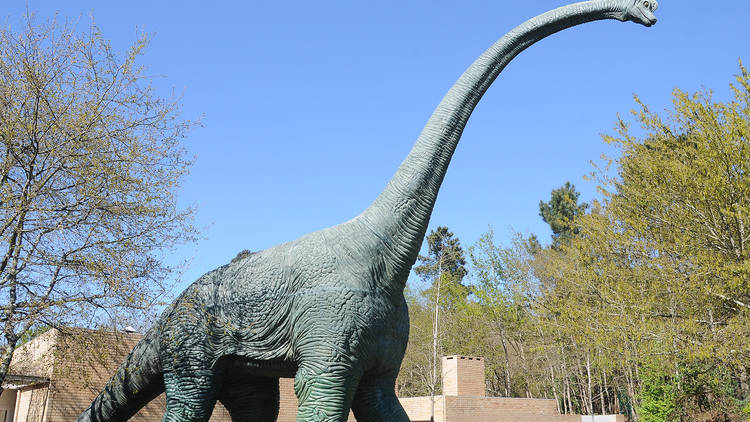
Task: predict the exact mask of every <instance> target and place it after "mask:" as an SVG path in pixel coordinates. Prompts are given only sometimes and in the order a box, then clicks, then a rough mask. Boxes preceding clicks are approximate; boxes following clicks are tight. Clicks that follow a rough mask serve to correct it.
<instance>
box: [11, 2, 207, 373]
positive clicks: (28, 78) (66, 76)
mask: <svg viewBox="0 0 750 422" xmlns="http://www.w3.org/2000/svg"><path fill="white" fill-rule="evenodd" d="M148 41H149V40H148V37H147V36H145V35H141V36H139V37H138V38H137V40H136V41H135V43H134V44H133V45H132V47H131V48H130V49H129V51H127V52H125V53H124V54H118V53H117V52H115V51H113V49H112V48H111V46H110V45H109V43H108V42H107V41H106V40H105V39H104V38H103V37H102V35H101V33H100V31H99V29H98V28H97V27H96V26H95V25H93V23H92V24H91V25H90V27H89V28H88V29H87V30H85V31H83V32H81V31H77V30H76V28H75V25H73V24H62V25H61V24H58V23H57V22H56V21H54V20H53V21H49V22H46V23H44V24H40V25H37V24H35V23H34V22H33V19H32V18H29V17H27V18H26V20H25V23H24V25H23V27H22V28H21V30H15V31H14V30H13V29H12V28H10V27H5V28H2V29H0V327H2V333H3V342H4V344H3V345H2V353H1V355H0V382H2V380H3V379H4V378H5V376H6V374H7V372H8V368H9V364H10V361H11V358H12V356H13V351H14V350H15V347H16V345H17V344H18V341H19V339H20V338H21V336H22V335H23V334H24V333H27V332H28V331H29V330H31V329H34V328H36V327H40V326H45V325H46V326H56V325H62V324H82V323H83V322H84V321H92V315H93V316H94V317H97V316H98V317H101V316H102V315H103V314H106V313H107V312H120V311H123V310H124V311H128V310H134V309H135V310H139V309H141V310H143V309H149V307H151V306H153V304H154V302H155V301H156V300H157V299H158V298H159V297H160V295H161V294H163V292H164V283H163V282H164V280H165V277H166V276H168V275H169V274H170V272H171V268H170V267H168V266H167V265H165V264H164V263H162V262H161V259H160V257H161V256H160V253H162V252H163V251H164V250H165V248H170V247H172V246H174V245H176V244H178V243H181V242H184V241H191V240H194V239H195V237H196V231H195V229H194V227H193V225H192V219H191V216H192V209H189V208H188V209H178V207H177V206H176V201H175V193H176V190H177V188H178V187H179V186H180V183H181V180H182V177H183V176H184V175H185V174H186V172H187V171H188V169H189V167H190V164H191V160H189V159H186V157H185V150H184V148H183V147H182V145H181V139H182V138H183V137H184V136H185V134H186V131H187V130H188V129H190V127H192V126H193V125H194V123H193V122H190V121H186V120H182V119H181V118H180V117H179V111H180V104H179V98H177V97H174V96H173V97H169V98H163V97H159V96H158V95H157V94H156V93H155V90H154V88H153V87H152V84H151V78H150V77H148V76H146V75H144V71H143V68H142V67H140V66H138V65H137V64H136V59H137V58H138V57H139V56H140V55H141V53H142V51H143V49H144V47H146V45H147V44H148Z"/></svg>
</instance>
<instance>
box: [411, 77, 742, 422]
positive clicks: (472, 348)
mask: <svg viewBox="0 0 750 422" xmlns="http://www.w3.org/2000/svg"><path fill="white" fill-rule="evenodd" d="M731 89H732V92H733V94H734V96H733V99H732V100H730V101H728V102H725V103H722V102H715V101H714V100H713V99H712V96H711V93H710V92H699V93H695V94H688V93H685V92H682V91H680V90H675V91H674V94H673V107H672V108H671V109H670V110H668V111H666V112H665V113H662V114H659V113H655V112H653V111H652V110H650V109H649V107H648V106H646V105H645V104H643V103H642V102H641V101H640V100H638V99H637V98H636V101H637V102H638V105H639V110H637V111H635V112H634V113H633V116H634V120H635V122H637V123H638V126H639V127H638V129H637V130H631V127H630V125H629V124H628V123H626V122H625V121H624V120H619V121H618V133H617V135H616V136H605V138H604V139H605V141H606V142H607V143H609V144H611V145H614V146H616V147H617V148H618V150H619V154H618V157H616V158H609V159H607V160H606V163H605V165H602V166H599V167H596V168H595V169H594V171H593V172H592V173H591V175H590V177H591V179H592V180H595V181H596V182H597V183H598V186H599V190H600V192H601V194H602V195H601V199H600V200H597V201H594V202H592V203H591V204H582V203H579V198H578V193H577V192H576V190H575V187H574V186H573V185H570V184H565V185H564V186H562V187H561V188H559V189H556V190H555V191H553V192H552V195H551V198H550V200H549V201H548V202H541V203H540V215H541V217H542V218H543V219H544V221H546V222H547V223H548V224H549V225H550V228H551V229H552V232H553V235H552V241H551V243H550V245H548V246H542V245H541V244H540V242H539V241H538V240H537V238H536V237H535V236H534V235H530V236H524V235H521V234H517V235H515V237H514V239H513V241H512V242H511V243H510V244H509V245H499V244H498V243H497V242H496V241H495V239H494V235H493V232H492V230H489V231H488V232H487V233H486V234H485V235H483V236H482V237H481V238H480V239H479V240H478V241H477V242H476V243H475V244H474V245H473V246H471V247H469V248H467V249H466V250H464V248H462V246H461V245H460V242H459V241H458V238H457V237H455V236H454V235H453V233H451V232H450V231H449V230H448V229H447V228H445V227H439V228H438V229H436V230H435V231H433V232H432V233H430V236H428V239H427V240H428V244H429V250H428V254H427V255H426V256H420V259H419V263H418V265H417V266H416V267H415V270H416V272H417V274H418V275H419V276H420V277H421V278H422V279H423V280H424V281H425V284H424V286H425V288H423V289H415V288H413V289H411V290H408V291H407V293H408V294H407V296H408V301H409V302H410V303H409V305H410V315H411V334H410V342H409V348H408V350H407V354H406V357H405V359H404V363H403V365H402V371H401V376H400V378H399V382H398V386H397V387H398V389H399V394H401V395H402V396H407V395H430V394H431V393H434V394H440V387H439V378H440V377H439V366H436V363H437V364H438V365H439V361H437V362H436V361H435V356H437V357H438V358H439V356H441V355H443V354H466V355H478V356H484V357H486V358H487V359H486V380H487V390H488V394H489V395H493V396H508V397H535V398H539V397H542V398H551V399H555V400H556V401H557V404H558V407H559V409H560V411H561V412H562V413H582V414H600V413H604V414H607V413H624V414H626V415H628V417H629V418H630V420H632V421H641V422H643V421H646V422H655V421H676V420H684V421H692V420H701V421H739V420H749V419H748V418H749V417H750V380H749V379H748V368H749V367H750V335H749V334H750V76H749V75H748V72H747V70H746V69H745V68H744V67H743V66H742V65H741V64H740V74H739V75H737V76H736V78H735V82H734V83H733V84H731ZM636 134H637V135H636ZM467 261H468V262H467ZM467 274H468V275H467Z"/></svg>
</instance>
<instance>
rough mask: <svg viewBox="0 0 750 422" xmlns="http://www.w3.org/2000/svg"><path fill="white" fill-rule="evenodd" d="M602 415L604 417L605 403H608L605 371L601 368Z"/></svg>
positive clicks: (605, 411)
mask: <svg viewBox="0 0 750 422" xmlns="http://www.w3.org/2000/svg"><path fill="white" fill-rule="evenodd" d="M601 390H602V414H603V415H606V414H608V413H609V412H607V402H608V401H609V391H607V369H606V368H604V367H602V388H601Z"/></svg>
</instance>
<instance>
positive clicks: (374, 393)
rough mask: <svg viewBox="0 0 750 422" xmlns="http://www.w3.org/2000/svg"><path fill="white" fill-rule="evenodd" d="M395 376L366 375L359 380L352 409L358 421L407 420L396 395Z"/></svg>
mask: <svg viewBox="0 0 750 422" xmlns="http://www.w3.org/2000/svg"><path fill="white" fill-rule="evenodd" d="M395 385H396V377H395V375H394V374H389V375H387V376H376V377H368V376H367V375H365V376H364V377H362V380H360V382H359V387H358V388H357V393H356V395H355V396H354V402H353V404H352V410H353V411H354V416H355V417H356V418H357V421H358V422H409V417H408V416H407V415H406V412H405V411H404V408H403V407H402V406H401V403H400V402H399V401H398V398H397V397H396V391H395Z"/></svg>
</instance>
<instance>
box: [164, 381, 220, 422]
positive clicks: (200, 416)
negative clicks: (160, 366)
mask: <svg viewBox="0 0 750 422" xmlns="http://www.w3.org/2000/svg"><path fill="white" fill-rule="evenodd" d="M164 386H165V390H166V396H167V411H166V412H165V413H164V419H162V421H163V422H206V421H208V419H209V418H210V417H211V413H212V412H213V410H214V406H215V405H216V387H215V377H214V373H213V371H211V370H210V369H198V368H190V369H186V370H181V371H168V372H165V373H164Z"/></svg>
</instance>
